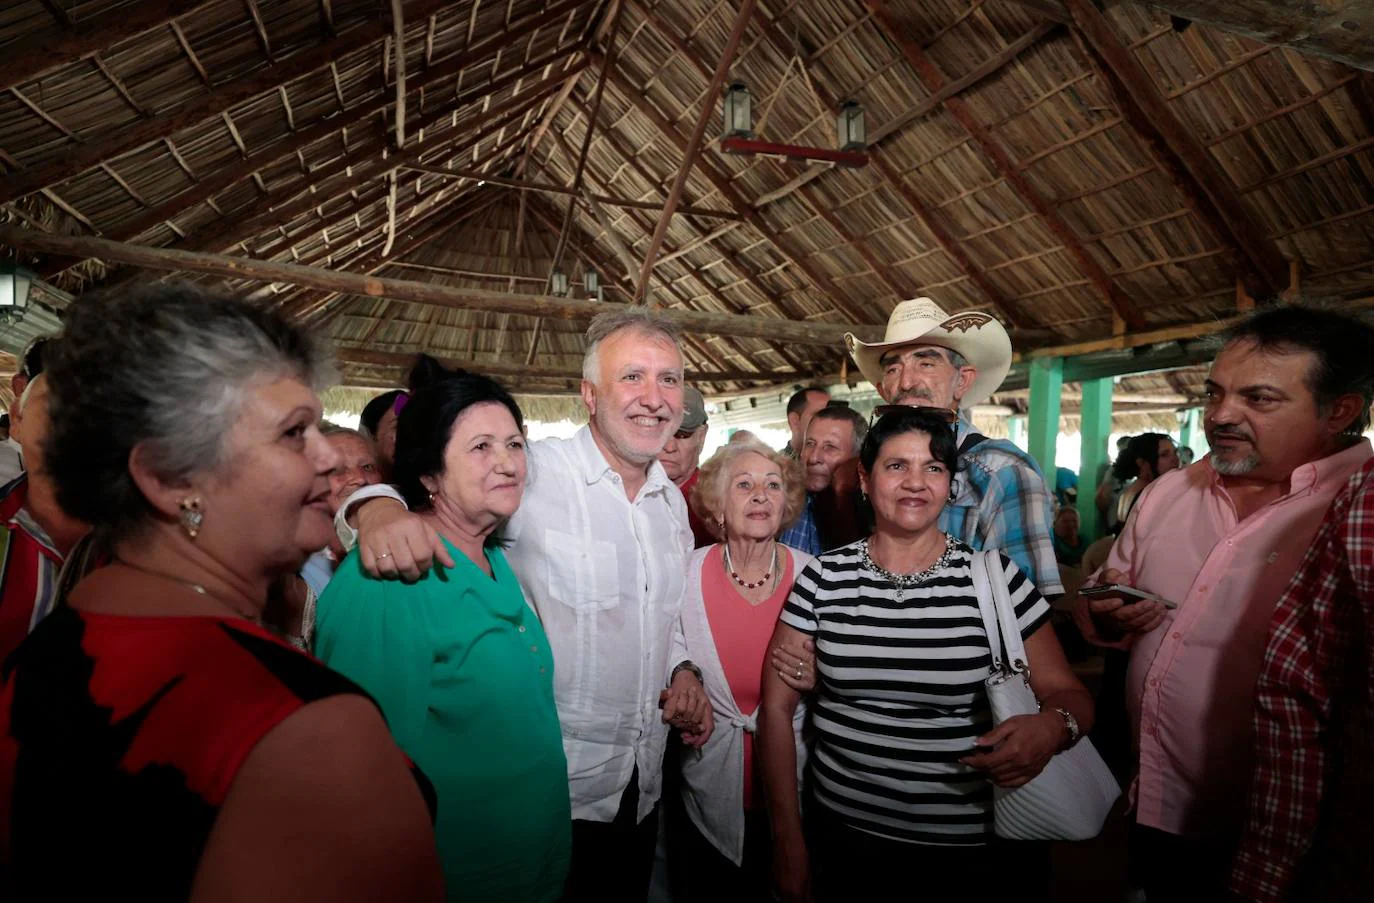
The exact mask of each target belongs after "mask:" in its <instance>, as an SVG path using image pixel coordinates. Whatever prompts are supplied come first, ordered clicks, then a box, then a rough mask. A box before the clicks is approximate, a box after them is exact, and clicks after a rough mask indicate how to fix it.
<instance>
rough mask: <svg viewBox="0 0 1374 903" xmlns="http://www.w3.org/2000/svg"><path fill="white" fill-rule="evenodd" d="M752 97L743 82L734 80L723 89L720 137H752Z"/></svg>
mask: <svg viewBox="0 0 1374 903" xmlns="http://www.w3.org/2000/svg"><path fill="white" fill-rule="evenodd" d="M753 106H754V98H753V97H752V96H751V95H750V94H749V89H748V87H746V86H745V84H744V83H743V82H734V83H733V84H731V85H730V87H728V88H726V89H725V99H724V103H723V106H722V120H721V126H722V128H721V137H722V138H753V137H754V112H753Z"/></svg>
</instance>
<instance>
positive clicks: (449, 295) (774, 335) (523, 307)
mask: <svg viewBox="0 0 1374 903" xmlns="http://www.w3.org/2000/svg"><path fill="white" fill-rule="evenodd" d="M0 243H3V244H6V245H9V246H10V247H13V248H16V249H18V250H22V251H29V252H39V253H46V254H62V255H66V256H68V257H98V258H100V259H102V260H109V261H113V262H117V263H124V264H128V265H131V266H136V267H144V268H147V269H153V270H170V271H185V272H189V273H203V274H206V275H210V276H220V277H224V278H229V279H245V280H252V281H255V282H283V283H286V284H289V285H303V286H308V287H310V288H319V289H323V290H325V291H337V292H340V293H343V294H353V295H368V296H370V297H374V298H395V299H398V300H402V301H413V302H415V303H416V304H433V305H438V306H440V307H451V308H454V309H457V310H493V311H497V312H498V313H516V314H527V315H530V316H544V317H559V318H562V319H568V320H589V319H591V318H592V317H595V316H596V315H597V314H599V313H601V312H602V311H606V310H617V309H623V308H628V307H629V306H630V305H628V304H617V303H615V302H611V301H587V300H581V299H575V298H558V297H553V296H550V295H512V294H509V293H507V292H488V291H482V290H481V289H469V288H454V287H452V286H445V285H433V284H430V283H425V282H413V281H411V280H405V279H388V278H382V277H377V276H367V275H362V274H358V273H339V272H335V271H333V270H323V269H319V268H317V267H303V266H299V265H296V264H290V263H276V262H273V261H268V260H253V259H251V258H248V257H234V256H230V255H228V254H206V253H203V252H197V251H179V250H176V249H173V248H149V247H144V246H142V245H131V244H126V243H123V242H114V241H106V240H105V239H103V238H91V237H89V236H83V235H55V234H53V233H48V232H34V231H31V230H27V229H16V228H14V227H12V226H9V225H0ZM660 315H661V316H663V317H665V318H666V319H668V320H671V321H673V322H674V323H676V324H677V325H678V326H680V327H682V328H684V329H690V330H694V331H696V332H699V333H703V334H707V335H737V336H750V337H752V338H761V339H771V340H774V341H780V342H793V343H795V344H799V345H825V346H828V347H833V346H836V345H839V344H840V341H841V339H842V337H843V335H844V333H846V332H856V333H857V334H858V335H859V336H860V337H861V338H864V339H865V340H871V339H873V338H874V337H876V336H877V335H878V334H879V333H880V332H881V329H879V328H876V327H873V326H856V325H851V324H847V323H835V322H822V321H817V320H813V321H809V322H798V321H795V320H781V319H778V318H776V317H750V316H740V315H738V314H723V313H714V312H710V311H697V310H677V309H675V308H665V309H664V310H662V311H660Z"/></svg>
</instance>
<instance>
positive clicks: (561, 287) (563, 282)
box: [549, 270, 568, 298]
mask: <svg viewBox="0 0 1374 903" xmlns="http://www.w3.org/2000/svg"><path fill="white" fill-rule="evenodd" d="M549 292H550V293H551V294H554V295H557V296H558V297H560V298H566V297H567V295H568V274H567V273H565V272H563V271H562V270H554V271H553V273H552V274H551V275H550V277H549Z"/></svg>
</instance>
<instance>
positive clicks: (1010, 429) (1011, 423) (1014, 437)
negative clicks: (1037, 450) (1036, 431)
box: [1007, 414, 1026, 448]
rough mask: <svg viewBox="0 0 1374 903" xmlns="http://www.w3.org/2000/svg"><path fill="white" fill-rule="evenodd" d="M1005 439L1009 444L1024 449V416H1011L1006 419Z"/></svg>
mask: <svg viewBox="0 0 1374 903" xmlns="http://www.w3.org/2000/svg"><path fill="white" fill-rule="evenodd" d="M1007 438H1009V439H1010V440H1011V444H1012V445H1015V446H1019V447H1020V448H1025V447H1026V416H1025V415H1024V414H1013V415H1012V416H1010V417H1008V418H1007Z"/></svg>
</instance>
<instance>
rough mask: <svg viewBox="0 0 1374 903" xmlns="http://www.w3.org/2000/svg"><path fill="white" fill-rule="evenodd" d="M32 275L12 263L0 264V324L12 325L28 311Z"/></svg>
mask: <svg viewBox="0 0 1374 903" xmlns="http://www.w3.org/2000/svg"><path fill="white" fill-rule="evenodd" d="M33 279H34V276H33V273H31V272H29V271H28V270H26V269H24V268H23V267H21V266H18V265H16V264H15V263H14V262H13V261H6V262H4V263H0V324H3V323H14V322H17V321H19V320H20V319H22V318H23V316H24V312H25V311H26V310H28V309H29V289H30V288H32V287H33Z"/></svg>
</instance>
